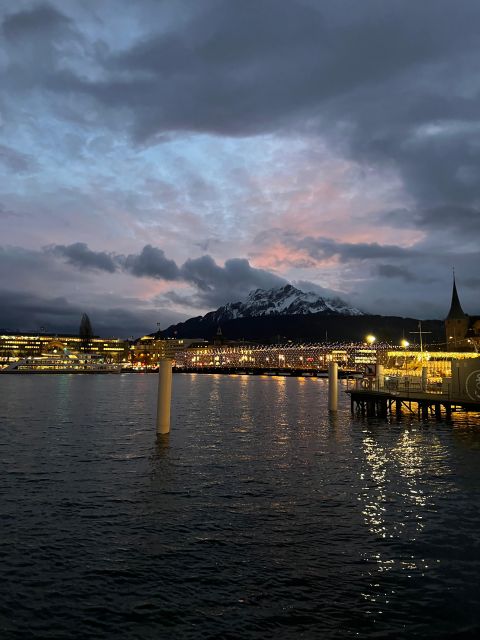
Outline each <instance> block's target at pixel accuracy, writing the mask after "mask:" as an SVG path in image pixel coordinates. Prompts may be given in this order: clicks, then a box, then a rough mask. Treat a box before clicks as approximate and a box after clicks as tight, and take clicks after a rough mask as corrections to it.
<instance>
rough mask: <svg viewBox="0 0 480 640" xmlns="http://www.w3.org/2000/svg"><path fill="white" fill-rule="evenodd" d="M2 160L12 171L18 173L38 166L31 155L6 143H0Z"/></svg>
mask: <svg viewBox="0 0 480 640" xmlns="http://www.w3.org/2000/svg"><path fill="white" fill-rule="evenodd" d="M0 162H1V163H3V165H4V166H5V167H6V168H7V169H9V170H10V171H13V172H17V173H24V172H28V171H31V170H32V169H34V168H35V166H36V163H35V161H34V159H33V158H32V157H31V156H29V155H27V154H26V153H21V152H20V151H16V150H15V149H12V148H11V147H8V146H7V145H4V144H0Z"/></svg>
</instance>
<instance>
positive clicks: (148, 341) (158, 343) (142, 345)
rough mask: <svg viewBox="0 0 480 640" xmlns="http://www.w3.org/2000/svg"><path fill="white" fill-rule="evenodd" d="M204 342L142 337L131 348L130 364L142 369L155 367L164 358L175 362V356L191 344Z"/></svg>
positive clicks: (189, 339) (193, 339)
mask: <svg viewBox="0 0 480 640" xmlns="http://www.w3.org/2000/svg"><path fill="white" fill-rule="evenodd" d="M204 342H205V341H203V340H199V339H198V338H167V339H166V340H162V339H158V338H156V337H155V336H150V335H147V336H143V337H141V338H139V339H138V340H137V341H136V342H135V343H134V344H133V345H132V346H131V349H130V350H131V360H132V364H133V365H134V366H136V367H142V368H150V367H156V366H157V364H158V362H159V360H163V359H164V358H171V359H172V360H176V358H177V354H181V353H182V352H183V351H184V349H186V348H187V347H189V346H190V345H191V344H193V343H195V344H199V343H204Z"/></svg>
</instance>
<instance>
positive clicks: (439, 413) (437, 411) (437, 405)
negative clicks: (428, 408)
mask: <svg viewBox="0 0 480 640" xmlns="http://www.w3.org/2000/svg"><path fill="white" fill-rule="evenodd" d="M435 418H436V419H437V420H441V419H442V410H441V408H440V403H439V402H436V403H435Z"/></svg>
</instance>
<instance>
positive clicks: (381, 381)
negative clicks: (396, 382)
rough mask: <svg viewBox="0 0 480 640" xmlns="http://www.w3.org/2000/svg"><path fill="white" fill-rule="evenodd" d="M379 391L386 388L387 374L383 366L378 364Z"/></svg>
mask: <svg viewBox="0 0 480 640" xmlns="http://www.w3.org/2000/svg"><path fill="white" fill-rule="evenodd" d="M375 383H376V387H377V390H380V389H383V387H384V386H385V374H384V366H383V364H377V374H376V378H375Z"/></svg>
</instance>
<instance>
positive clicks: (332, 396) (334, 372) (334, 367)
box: [328, 362, 338, 411]
mask: <svg viewBox="0 0 480 640" xmlns="http://www.w3.org/2000/svg"><path fill="white" fill-rule="evenodd" d="M328 410H329V411H337V410H338V364H337V363H336V362H329V363H328Z"/></svg>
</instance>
